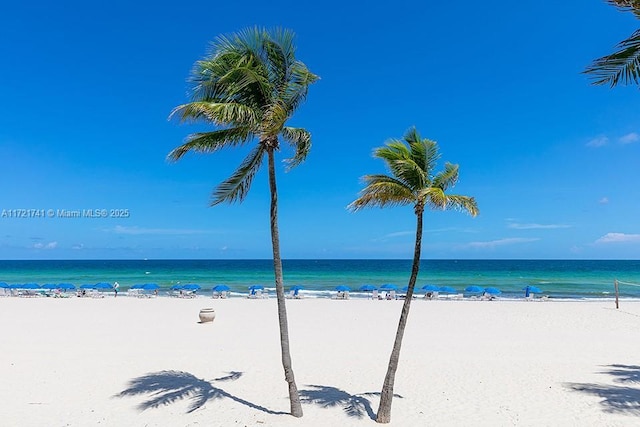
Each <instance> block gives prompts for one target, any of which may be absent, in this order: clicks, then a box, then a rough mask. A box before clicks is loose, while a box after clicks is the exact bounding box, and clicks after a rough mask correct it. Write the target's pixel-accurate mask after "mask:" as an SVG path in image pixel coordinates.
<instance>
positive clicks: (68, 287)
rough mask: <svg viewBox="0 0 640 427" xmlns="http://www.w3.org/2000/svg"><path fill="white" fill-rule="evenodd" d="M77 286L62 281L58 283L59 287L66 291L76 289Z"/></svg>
mask: <svg viewBox="0 0 640 427" xmlns="http://www.w3.org/2000/svg"><path fill="white" fill-rule="evenodd" d="M75 288H76V286H75V285H72V284H71V283H60V284H58V289H63V290H65V291H68V290H71V289H75Z"/></svg>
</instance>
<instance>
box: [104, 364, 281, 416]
mask: <svg viewBox="0 0 640 427" xmlns="http://www.w3.org/2000/svg"><path fill="white" fill-rule="evenodd" d="M241 376H242V372H229V375H227V376H224V377H220V378H215V379H213V380H212V381H211V382H210V381H207V380H203V379H199V378H196V377H195V376H194V375H192V374H190V373H188V372H183V371H160V372H152V373H149V374H146V375H143V376H141V377H138V378H134V379H132V380H131V381H129V385H128V387H127V388H126V389H125V390H123V391H121V392H120V393H118V394H116V395H115V396H114V397H131V396H142V395H149V396H150V398H149V399H148V400H146V401H144V402H142V403H140V404H139V405H138V409H140V410H141V411H144V410H145V409H149V408H158V407H160V406H167V405H171V404H173V403H175V402H178V401H181V400H186V399H189V400H190V401H191V404H190V405H189V408H188V410H187V413H191V412H193V411H195V410H197V409H199V408H201V407H202V406H203V405H204V404H205V403H207V402H208V401H209V400H215V399H222V398H228V399H231V400H233V401H234V402H237V403H240V404H242V405H245V406H248V407H249V408H252V409H256V410H258V411H261V412H264V413H267V414H272V415H287V413H286V412H276V411H272V410H270V409H267V408H265V407H263V406H260V405H256V404H255V403H252V402H249V401H247V400H244V399H242V398H240V397H237V396H234V395H232V394H230V393H227V392H226V391H224V390H223V389H221V388H218V387H214V386H213V384H212V382H213V381H215V382H226V381H235V380H237V379H239V378H240V377H241Z"/></svg>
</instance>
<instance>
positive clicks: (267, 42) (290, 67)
mask: <svg viewBox="0 0 640 427" xmlns="http://www.w3.org/2000/svg"><path fill="white" fill-rule="evenodd" d="M293 38H294V34H293V33H292V32H291V31H288V30H280V29H278V30H274V31H269V30H266V29H261V28H252V29H248V30H244V31H242V32H240V33H237V34H233V35H231V36H229V37H224V36H220V37H218V38H217V39H216V41H215V42H214V43H213V46H212V51H211V53H210V54H209V55H208V56H207V57H205V58H204V59H202V60H200V61H198V62H197V63H196V64H195V67H194V69H193V72H192V75H191V78H190V81H191V83H193V97H192V101H191V102H189V103H187V104H184V105H180V106H178V107H176V108H175V109H174V110H173V112H172V113H171V116H170V117H172V116H176V115H177V116H178V117H179V118H180V120H181V121H182V122H185V121H188V122H201V121H204V122H207V123H211V124H213V125H215V126H216V127H217V129H216V130H213V131H211V132H201V133H195V134H192V135H189V136H188V137H187V140H186V142H185V143H184V144H182V145H180V146H179V147H177V148H175V149H174V150H173V151H171V152H170V153H169V155H168V158H169V159H170V160H173V161H176V160H178V159H180V158H182V157H183V156H184V155H185V154H186V153H187V152H189V151H194V152H197V153H213V152H216V151H218V150H221V149H223V148H227V147H235V146H238V145H242V144H246V143H249V142H251V141H257V144H256V145H255V147H254V148H253V149H252V150H251V151H250V152H249V154H248V155H247V156H246V157H245V159H244V160H243V161H242V163H241V164H240V166H239V167H238V169H237V170H236V171H235V172H233V174H232V175H231V176H230V177H229V178H227V179H226V180H225V181H223V182H222V183H221V184H220V185H219V186H218V187H217V188H216V190H215V191H214V193H213V195H212V201H211V206H214V205H217V204H219V203H222V202H229V203H233V202H236V201H240V202H241V201H242V200H244V198H245V197H246V195H247V193H248V191H249V188H250V187H251V183H252V181H253V178H254V176H255V175H256V173H257V172H258V170H259V169H260V167H261V165H262V162H263V159H264V157H265V156H266V157H267V160H268V170H269V189H270V192H271V209H270V227H271V244H272V249H273V268H274V273H275V286H276V295H277V300H278V319H279V324H280V345H281V350H282V366H283V368H284V373H285V380H286V381H287V383H288V386H289V400H290V403H291V414H292V415H293V416H295V417H301V416H302V406H301V404H300V397H299V394H298V388H297V386H296V383H295V378H294V375H293V368H292V363H291V354H290V351H289V327H288V323H287V311H286V307H285V297H284V280H283V275H282V259H281V257H280V238H279V233H278V192H277V188H276V172H275V160H274V157H275V153H276V152H277V151H279V150H280V138H282V140H284V141H285V142H287V143H288V144H289V145H291V147H292V148H293V151H294V152H293V156H292V157H291V158H289V159H287V162H288V166H289V168H292V167H295V166H297V165H298V164H299V163H301V162H302V161H304V159H305V158H306V156H307V153H308V152H309V149H310V147H311V135H310V134H309V132H308V131H306V130H305V129H302V128H294V127H288V126H286V122H287V120H288V119H289V118H290V117H291V116H292V115H293V113H294V112H295V110H296V109H297V107H298V106H300V104H301V103H302V102H303V101H304V100H305V98H306V96H307V91H308V87H309V85H310V84H312V83H313V82H315V81H316V80H317V79H318V77H317V76H316V75H314V74H313V73H311V72H310V71H309V70H308V69H307V67H306V66H305V64H303V63H302V62H300V61H298V60H297V59H296V58H295V46H294V43H293Z"/></svg>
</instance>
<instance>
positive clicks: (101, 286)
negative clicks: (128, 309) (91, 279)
mask: <svg viewBox="0 0 640 427" xmlns="http://www.w3.org/2000/svg"><path fill="white" fill-rule="evenodd" d="M112 288H113V286H112V285H111V283H107V282H100V283H96V284H95V285H93V289H112Z"/></svg>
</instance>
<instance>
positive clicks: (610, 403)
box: [566, 364, 640, 415]
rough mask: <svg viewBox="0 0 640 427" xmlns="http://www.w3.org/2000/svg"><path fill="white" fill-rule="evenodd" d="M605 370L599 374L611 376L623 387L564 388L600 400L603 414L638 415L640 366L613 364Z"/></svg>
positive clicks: (574, 385)
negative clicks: (596, 397)
mask: <svg viewBox="0 0 640 427" xmlns="http://www.w3.org/2000/svg"><path fill="white" fill-rule="evenodd" d="M606 368H607V369H606V370H604V371H602V372H600V373H601V374H605V375H610V376H612V377H613V381H614V382H616V383H620V384H625V386H616V385H608V384H582V383H568V384H566V386H567V387H568V388H569V389H571V390H574V391H579V392H581V393H585V394H591V395H594V396H598V397H600V398H602V401H601V402H600V404H601V405H602V406H603V407H604V411H605V412H608V413H616V414H627V415H640V387H639V386H640V366H638V365H619V364H615V365H608V366H606ZM634 385H638V386H634Z"/></svg>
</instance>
